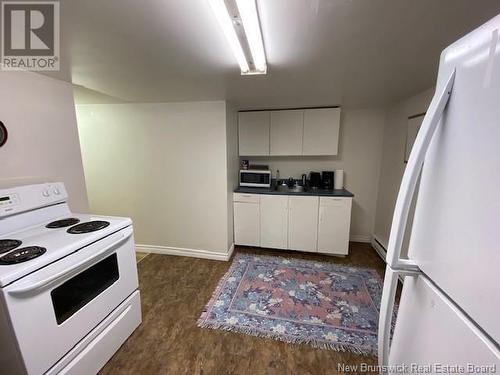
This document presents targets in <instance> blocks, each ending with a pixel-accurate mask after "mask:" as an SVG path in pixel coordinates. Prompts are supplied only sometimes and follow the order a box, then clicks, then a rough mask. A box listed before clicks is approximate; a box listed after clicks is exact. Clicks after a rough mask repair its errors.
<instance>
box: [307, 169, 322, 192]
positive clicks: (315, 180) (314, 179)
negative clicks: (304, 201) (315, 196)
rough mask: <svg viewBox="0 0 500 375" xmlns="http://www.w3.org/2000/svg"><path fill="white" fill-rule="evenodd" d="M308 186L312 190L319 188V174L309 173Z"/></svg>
mask: <svg viewBox="0 0 500 375" xmlns="http://www.w3.org/2000/svg"><path fill="white" fill-rule="evenodd" d="M309 185H310V186H311V188H313V189H319V188H321V174H320V173H319V172H309Z"/></svg>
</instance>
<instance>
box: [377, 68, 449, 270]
mask: <svg viewBox="0 0 500 375" xmlns="http://www.w3.org/2000/svg"><path fill="white" fill-rule="evenodd" d="M455 71H456V70H455V69H453V71H452V72H451V74H450V76H449V77H448V78H447V79H446V83H445V84H444V85H443V86H442V88H441V90H440V91H439V92H437V91H436V93H435V94H434V97H433V98H432V101H431V104H430V106H429V109H428V110H427V114H426V115H425V117H424V120H423V122H422V126H421V127H420V131H419V132H418V134H417V138H416V139H415V143H414V144H413V149H412V151H411V153H410V158H409V160H408V164H407V165H406V169H405V172H404V174H403V179H402V181H401V186H400V188H399V193H398V198H397V201H396V206H395V208H394V216H393V219H392V225H391V234H390V236H389V243H388V246H387V257H386V262H387V264H388V265H389V266H391V268H393V269H395V270H397V269H400V270H413V271H418V269H419V268H418V266H417V265H416V264H415V263H414V262H412V261H411V260H408V259H400V256H401V246H402V243H403V237H404V233H405V229H406V221H407V219H408V213H409V211H410V205H411V201H412V198H413V193H414V192H415V187H416V185H417V181H418V176H419V174H420V171H421V169H422V165H423V163H424V159H425V154H426V152H427V149H428V148H429V144H430V142H431V139H432V136H433V135H434V131H435V130H436V127H437V125H438V123H439V121H440V120H441V116H442V114H443V111H444V109H445V108H446V104H447V103H448V100H449V98H450V95H451V91H452V88H453V82H454V80H455Z"/></svg>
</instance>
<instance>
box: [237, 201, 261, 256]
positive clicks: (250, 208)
mask: <svg viewBox="0 0 500 375" xmlns="http://www.w3.org/2000/svg"><path fill="white" fill-rule="evenodd" d="M259 216H260V212H259V204H258V203H246V202H234V243H235V244H236V245H243V246H260V219H259Z"/></svg>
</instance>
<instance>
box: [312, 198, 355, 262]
mask: <svg viewBox="0 0 500 375" xmlns="http://www.w3.org/2000/svg"><path fill="white" fill-rule="evenodd" d="M351 205H352V198H331V197H320V198H319V225H318V252H319V253H326V254H336V255H347V253H348V250H349V228H350V225H351Z"/></svg>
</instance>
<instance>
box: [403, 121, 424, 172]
mask: <svg viewBox="0 0 500 375" xmlns="http://www.w3.org/2000/svg"><path fill="white" fill-rule="evenodd" d="M424 116H425V113H420V114H418V115H414V116H410V117H408V126H407V128H406V145H405V158H404V162H405V163H408V159H409V158H410V152H411V149H412V148H413V144H414V143H415V139H416V138H417V134H418V131H419V130H420V126H421V125H422V121H423V120H424Z"/></svg>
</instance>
